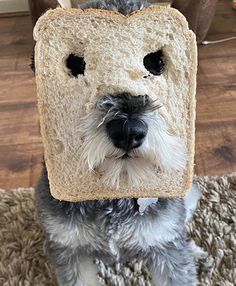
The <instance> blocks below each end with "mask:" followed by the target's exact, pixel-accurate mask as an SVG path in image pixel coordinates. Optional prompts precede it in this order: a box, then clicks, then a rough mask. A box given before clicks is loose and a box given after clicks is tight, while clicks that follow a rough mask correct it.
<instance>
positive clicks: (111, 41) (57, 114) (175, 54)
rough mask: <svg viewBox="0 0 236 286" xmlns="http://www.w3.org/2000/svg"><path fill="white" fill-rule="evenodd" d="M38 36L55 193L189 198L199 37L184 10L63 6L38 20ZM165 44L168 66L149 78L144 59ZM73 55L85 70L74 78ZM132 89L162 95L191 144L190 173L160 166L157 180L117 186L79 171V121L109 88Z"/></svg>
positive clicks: (42, 110) (71, 197)
mask: <svg viewBox="0 0 236 286" xmlns="http://www.w3.org/2000/svg"><path fill="white" fill-rule="evenodd" d="M34 39H35V41H36V42H37V43H36V47H35V64H36V83H37V91H38V109H39V115H40V124H41V133H42V139H43V143H44V148H45V160H46V166H47V170H48V176H49V182H50V188H51V193H52V195H53V196H54V197H55V198H57V199H59V200H66V201H84V200H93V199H99V200H101V199H117V198H133V197H136V198H138V197H143V198H145V197H163V198H174V197H181V196H184V195H185V194H186V192H187V191H188V189H189V188H190V186H191V182H192V177H193V160H194V134H195V127H194V122H195V90H196V70H197V49H196V41H195V35H194V34H193V33H192V32H191V31H190V30H189V29H188V24H187V21H186V20H185V18H184V16H183V15H182V14H180V13H179V12H178V11H177V10H175V9H173V8H170V7H158V6H153V7H149V8H145V9H143V10H140V11H137V12H135V13H132V14H131V15H129V16H123V15H122V14H119V13H115V12H111V11H104V10H94V9H88V10H84V11H83V10H81V9H62V8H57V9H55V10H49V11H48V12H47V13H46V14H44V15H43V16H42V17H41V18H40V19H39V21H38V22H37V25H36V27H35V29H34ZM159 49H162V50H163V52H164V54H165V59H166V67H165V72H164V73H163V74H162V75H161V76H159V77H154V76H153V77H150V79H149V80H147V79H145V78H144V77H143V76H144V75H146V74H147V71H146V69H145V67H144V65H143V58H144V56H145V55H146V54H148V53H151V52H155V51H157V50H159ZM71 53H74V54H78V55H83V56H84V58H85V62H86V72H85V76H83V75H79V76H78V77H77V78H75V77H71V76H70V73H69V71H68V69H67V68H66V65H65V62H66V59H67V57H68V56H69V54H71ZM125 91H126V92H130V93H131V94H133V95H138V94H148V95H149V96H150V97H151V98H152V99H154V100H155V99H157V98H158V100H159V101H160V102H161V103H162V104H163V106H164V108H161V109H160V111H161V112H162V113H163V116H164V117H165V120H166V121H167V123H168V125H169V126H170V127H171V129H172V131H173V132H174V133H175V134H177V135H178V136H179V137H181V138H183V139H184V141H185V143H186V146H187V151H188V162H187V166H186V169H185V170H183V171H173V172H172V173H165V172H157V174H156V179H155V182H154V183H152V184H146V183H145V184H141V185H140V186H139V187H138V188H137V187H136V188H128V187H127V186H126V185H122V186H120V187H119V189H118V190H117V189H115V188H110V187H107V186H106V185H105V184H103V183H102V182H101V180H100V176H99V174H97V173H87V172H85V171H83V170H81V169H80V166H79V161H80V155H81V152H80V146H81V143H82V141H83V138H81V137H80V136H79V134H78V127H79V126H80V124H81V119H82V118H83V117H84V116H85V115H86V114H87V113H89V112H90V111H91V110H92V109H93V108H94V105H95V103H96V100H97V99H98V97H99V96H101V95H103V94H104V92H111V93H114V92H125ZM75 150H76V152H75ZM147 176H148V174H147Z"/></svg>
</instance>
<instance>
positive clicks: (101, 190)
mask: <svg viewBox="0 0 236 286" xmlns="http://www.w3.org/2000/svg"><path fill="white" fill-rule="evenodd" d="M162 11H168V13H169V15H171V16H172V17H174V18H175V19H176V20H177V21H178V23H179V25H180V26H181V27H182V29H183V30H186V31H188V37H189V38H188V41H189V42H191V51H190V54H191V60H192V63H193V66H192V72H191V73H190V75H189V82H190V83H191V84H190V85H189V93H190V94H191V95H192V100H191V101H190V102H189V114H188V116H189V124H190V126H189V127H190V130H189V131H188V142H190V143H189V146H188V149H189V150H190V159H189V161H188V166H187V168H186V172H185V173H184V175H183V179H182V182H181V186H177V191H176V190H173V187H176V186H174V184H173V185H168V186H166V185H165V184H164V183H163V185H162V188H160V187H159V186H157V187H156V188H149V187H148V188H145V187H144V186H141V187H140V188H139V189H138V190H136V189H134V188H131V189H127V188H122V187H121V188H120V189H119V190H118V191H117V190H113V189H111V188H108V187H106V186H104V185H102V184H100V185H96V183H94V184H88V182H89V181H90V177H89V175H85V176H84V177H83V178H81V177H80V182H79V187H78V186H77V187H75V189H73V188H72V189H70V190H69V191H68V190H66V191H65V188H64V187H62V186H60V185H57V176H58V175H60V174H58V173H57V172H56V171H55V168H54V165H53V163H52V161H53V157H52V156H51V154H50V148H49V143H48V140H47V138H46V136H47V134H48V132H51V131H50V130H48V129H50V128H48V124H49V123H46V121H45V120H44V116H45V111H44V105H45V102H44V101H43V100H42V97H43V88H42V87H43V85H44V82H43V81H42V78H41V75H40V74H38V71H37V62H38V59H40V57H41V56H42V54H41V52H42V50H41V49H42V46H40V45H39V44H38V43H39V42H40V41H41V40H42V39H44V40H45V39H47V35H46V31H47V30H48V29H50V27H51V26H52V25H53V22H54V21H56V20H57V19H58V18H61V17H65V15H67V16H68V15H69V16H70V17H72V18H76V17H81V15H82V16H85V17H87V16H98V15H100V16H101V17H110V18H112V19H114V18H117V19H119V20H121V21H127V20H128V21H129V19H134V18H135V17H140V16H141V17H142V15H149V14H150V13H151V15H153V13H154V14H155V13H160V12H162ZM34 39H35V40H36V42H38V43H37V44H36V49H35V57H36V83H37V88H38V108H39V116H40V125H41V133H42V137H43V143H44V148H45V159H46V166H47V169H48V173H49V183H50V189H51V193H52V195H53V197H55V198H56V199H59V200H65V201H84V200H94V199H97V200H103V199H120V198H124V197H126V198H134V197H136V198H138V197H143V198H145V197H160V198H176V197H183V196H184V195H185V194H186V192H187V191H188V190H189V189H190V188H191V184H192V179H193V165H194V147H195V146H194V137H195V104H196V103H195V98H194V96H193V95H194V94H195V90H196V72H197V48H196V44H195V35H194V34H193V33H192V32H191V31H189V30H188V23H187V21H186V19H185V18H184V16H183V15H182V14H181V13H180V12H178V11H177V10H176V9H173V8H170V7H166V6H151V7H148V8H145V9H142V10H140V11H136V12H133V13H132V14H130V15H128V16H124V15H122V14H120V13H118V12H113V11H107V10H97V9H87V10H81V9H74V8H66V9H64V8H57V9H54V10H49V11H47V12H46V13H45V14H44V15H43V16H41V18H40V19H39V20H38V22H37V24H36V26H35V29H34ZM51 144H53V143H51ZM174 176H178V172H176V173H175V175H174ZM81 188H82V189H83V190H82V191H81ZM91 188H92V189H91Z"/></svg>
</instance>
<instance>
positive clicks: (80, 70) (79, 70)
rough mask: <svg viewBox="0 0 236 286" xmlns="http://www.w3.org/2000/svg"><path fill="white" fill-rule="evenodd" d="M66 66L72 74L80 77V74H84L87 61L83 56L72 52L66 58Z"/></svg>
mask: <svg viewBox="0 0 236 286" xmlns="http://www.w3.org/2000/svg"><path fill="white" fill-rule="evenodd" d="M66 67H67V68H68V69H69V71H70V73H71V75H72V76H74V77H78V75H84V71H85V68H86V63H85V61H84V58H83V57H79V56H77V55H75V54H70V55H69V56H68V58H67V59H66Z"/></svg>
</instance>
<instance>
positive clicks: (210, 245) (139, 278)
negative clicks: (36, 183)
mask: <svg viewBox="0 0 236 286" xmlns="http://www.w3.org/2000/svg"><path fill="white" fill-rule="evenodd" d="M196 182H197V183H198V185H199V187H200V189H201V190H202V192H203V196H202V199H201V201H200V204H199V208H198V210H197V212H196V214H195V215H194V220H193V222H192V223H191V225H190V226H189V232H190V235H191V236H192V238H193V239H194V240H195V241H196V243H197V245H199V246H201V247H203V249H204V250H205V251H207V252H208V254H209V256H208V257H207V258H203V259H202V260H201V259H200V261H199V265H200V267H199V280H200V285H202V286H203V285H204V286H211V285H212V286H213V285H214V286H233V285H235V281H236V265H235V262H236V245H235V244H236V235H235V233H236V232H235V231H236V209H235V206H236V204H235V203H236V192H235V191H236V174H234V175H230V176H227V177H226V176H225V177H201V178H196ZM43 241H44V235H43V232H42V230H41V228H40V225H39V222H38V220H37V216H36V213H35V205H34V190H33V189H17V190H13V191H8V192H6V191H4V190H0V285H1V286H32V285H33V286H41V285H42V286H49V285H50V286H56V282H55V276H54V274H53V271H52V270H51V269H50V267H49V265H48V262H47V259H46V257H45V255H44V253H43ZM96 263H97V264H98V266H99V268H100V276H99V277H100V280H101V281H105V283H106V285H110V286H111V285H112V286H116V285H117V286H138V285H140V286H141V285H145V286H148V285H150V280H149V276H148V272H147V270H146V269H145V267H143V265H142V263H141V262H133V263H131V265H126V266H122V265H116V266H114V267H108V266H105V265H104V264H103V263H102V262H101V261H97V262H96ZM183 286H187V285H183Z"/></svg>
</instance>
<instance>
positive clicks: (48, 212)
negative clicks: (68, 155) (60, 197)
mask: <svg viewBox="0 0 236 286" xmlns="http://www.w3.org/2000/svg"><path fill="white" fill-rule="evenodd" d="M41 182H42V184H43V185H42V186H41V187H42V188H43V189H44V190H41V191H40V188H38V190H39V191H38V192H37V197H38V198H37V202H38V204H39V207H38V210H39V215H40V216H41V218H42V222H43V224H44V227H45V230H46V232H47V234H48V236H49V240H52V241H54V242H56V243H59V244H60V245H61V246H69V247H71V248H81V249H83V251H84V250H86V251H88V252H89V253H91V252H101V253H104V255H108V254H109V256H113V258H115V259H119V256H120V255H122V254H123V253H125V251H129V252H132V251H134V252H135V253H136V252H137V250H139V251H143V252H146V251H147V250H148V249H149V248H150V247H152V246H155V247H158V246H159V247H163V246H165V245H166V244H168V243H169V242H172V241H173V240H175V239H180V236H182V235H183V233H184V228H185V223H184V219H185V215H183V214H184V213H185V209H184V204H183V201H182V200H181V199H176V200H159V201H158V202H157V203H156V204H152V205H151V206H149V207H148V209H147V210H146V212H145V213H144V214H143V215H141V214H140V213H139V211H138V205H137V201H136V200H135V199H123V200H113V201H109V200H107V201H88V202H82V203H69V202H59V201H57V200H54V199H53V198H52V197H51V195H50V191H49V188H48V184H47V182H45V181H44V180H42V181H41ZM43 182H44V183H43ZM45 189H46V191H45Z"/></svg>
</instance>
